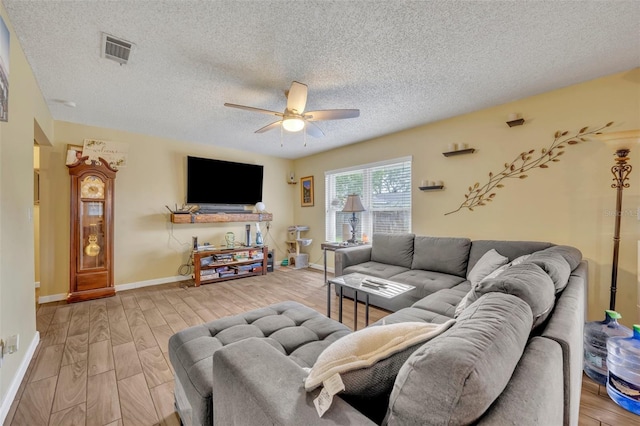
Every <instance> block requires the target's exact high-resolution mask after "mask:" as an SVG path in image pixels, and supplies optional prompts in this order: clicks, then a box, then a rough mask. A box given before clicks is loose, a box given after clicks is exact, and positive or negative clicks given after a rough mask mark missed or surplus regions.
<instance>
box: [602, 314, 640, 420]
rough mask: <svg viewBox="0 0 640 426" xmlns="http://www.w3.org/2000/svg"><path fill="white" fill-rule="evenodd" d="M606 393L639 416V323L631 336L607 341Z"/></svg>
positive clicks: (634, 327)
mask: <svg viewBox="0 0 640 426" xmlns="http://www.w3.org/2000/svg"><path fill="white" fill-rule="evenodd" d="M607 367H608V369H609V377H608V380H607V393H608V394H609V396H610V397H611V399H613V400H614V401H615V403H616V404H618V405H619V406H621V407H622V408H624V409H625V410H628V411H631V412H632V413H634V414H637V415H639V416H640V325H638V324H635V325H634V326H633V336H631V337H612V338H611V339H609V340H608V341H607Z"/></svg>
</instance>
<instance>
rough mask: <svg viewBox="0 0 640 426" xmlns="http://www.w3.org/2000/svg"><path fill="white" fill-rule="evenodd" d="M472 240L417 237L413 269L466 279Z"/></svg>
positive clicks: (414, 242) (414, 243) (414, 244)
mask: <svg viewBox="0 0 640 426" xmlns="http://www.w3.org/2000/svg"><path fill="white" fill-rule="evenodd" d="M469 249H471V240H470V239H469V238H441V237H426V236H419V235H416V236H415V238H414V240H413V263H412V264H411V269H424V270H425V271H435V272H442V273H444V274H451V275H457V276H459V277H464V276H466V274H467V261H468V260H469Z"/></svg>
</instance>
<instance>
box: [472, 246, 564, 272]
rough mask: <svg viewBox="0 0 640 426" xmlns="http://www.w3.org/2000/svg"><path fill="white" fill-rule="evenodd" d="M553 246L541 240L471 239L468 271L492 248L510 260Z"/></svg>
mask: <svg viewBox="0 0 640 426" xmlns="http://www.w3.org/2000/svg"><path fill="white" fill-rule="evenodd" d="M551 246H553V244H551V243H547V242H541V241H503V240H476V241H471V250H469V263H468V264H467V272H469V271H471V269H472V268H473V267H474V266H475V264H476V262H477V261H478V260H479V259H480V258H481V257H482V255H483V254H485V253H486V252H488V251H489V250H491V249H495V250H496V251H497V252H498V253H500V254H501V255H503V256H506V257H507V258H508V259H509V261H512V260H513V259H515V258H517V257H520V256H522V255H524V254H531V253H533V252H535V251H538V250H544V249H546V248H548V247H551Z"/></svg>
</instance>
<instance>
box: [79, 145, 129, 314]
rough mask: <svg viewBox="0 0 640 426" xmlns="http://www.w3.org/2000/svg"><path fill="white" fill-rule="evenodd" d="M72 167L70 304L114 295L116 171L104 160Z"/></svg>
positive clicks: (85, 160) (81, 161)
mask: <svg viewBox="0 0 640 426" xmlns="http://www.w3.org/2000/svg"><path fill="white" fill-rule="evenodd" d="M87 158H88V157H84V158H82V159H80V160H78V161H76V162H75V163H73V164H70V165H68V166H67V167H69V175H70V176H71V253H70V259H69V270H70V281H69V294H68V295H67V301H68V302H80V301H83V300H89V299H97V298H100V297H108V296H113V295H114V294H115V293H116V290H115V287H114V285H113V200H114V189H115V188H114V187H115V185H114V183H115V178H116V171H117V170H115V169H112V168H111V167H109V164H108V163H107V162H106V161H105V160H104V159H102V158H100V160H99V161H95V160H92V161H90V162H89V164H88V163H87Z"/></svg>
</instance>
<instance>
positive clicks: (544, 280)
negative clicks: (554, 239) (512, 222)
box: [469, 262, 556, 328]
mask: <svg viewBox="0 0 640 426" xmlns="http://www.w3.org/2000/svg"><path fill="white" fill-rule="evenodd" d="M492 292H500V293H506V294H512V295H514V296H518V297H519V298H520V299H522V300H524V301H525V302H527V304H528V305H529V307H531V312H532V313H533V327H534V328H535V327H537V326H538V325H539V324H541V323H542V322H543V321H544V320H545V319H546V318H547V316H549V314H550V313H551V309H552V308H553V305H554V304H555V300H556V299H555V286H554V285H553V281H552V280H551V278H550V277H549V275H547V273H546V272H545V271H544V270H543V269H542V268H540V267H539V266H538V265H536V264H533V263H528V262H525V263H521V264H520V265H515V266H512V267H510V268H509V269H507V270H506V271H505V272H504V273H502V274H500V275H499V276H498V277H497V278H493V279H490V280H486V281H484V282H481V283H479V284H478V285H477V286H475V287H474V288H473V289H472V290H471V294H470V297H469V302H471V303H473V302H475V301H476V300H477V299H479V298H480V297H481V296H482V295H484V294H486V293H492Z"/></svg>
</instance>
